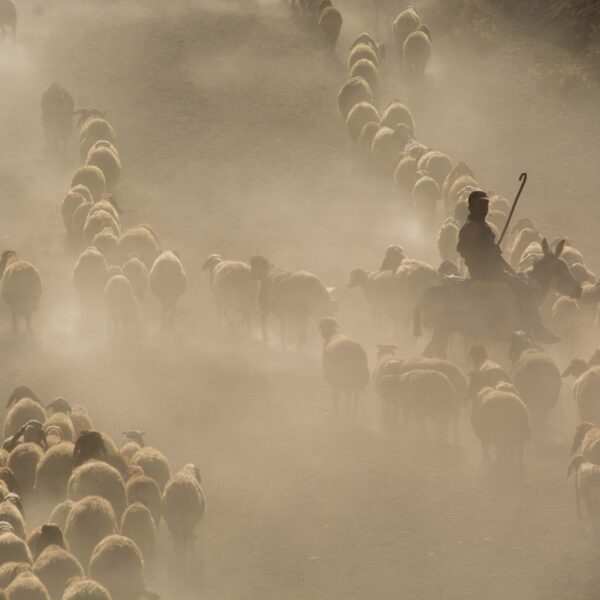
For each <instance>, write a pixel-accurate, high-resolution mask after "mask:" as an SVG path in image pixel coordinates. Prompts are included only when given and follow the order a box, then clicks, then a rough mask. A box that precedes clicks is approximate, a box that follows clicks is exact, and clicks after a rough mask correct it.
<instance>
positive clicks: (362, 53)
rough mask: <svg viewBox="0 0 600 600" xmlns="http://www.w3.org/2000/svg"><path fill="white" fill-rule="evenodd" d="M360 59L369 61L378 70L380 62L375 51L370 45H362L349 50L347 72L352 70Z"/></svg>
mask: <svg viewBox="0 0 600 600" xmlns="http://www.w3.org/2000/svg"><path fill="white" fill-rule="evenodd" d="M362 59H366V60H369V61H371V62H372V63H373V64H374V65H375V66H376V67H377V68H379V63H380V60H379V54H378V53H377V51H376V50H375V49H374V48H373V47H372V46H371V45H370V44H366V43H362V44H357V45H356V46H354V47H353V48H352V49H351V50H350V53H349V54H348V70H350V69H352V67H353V66H354V64H355V63H356V62H358V61H359V60H362Z"/></svg>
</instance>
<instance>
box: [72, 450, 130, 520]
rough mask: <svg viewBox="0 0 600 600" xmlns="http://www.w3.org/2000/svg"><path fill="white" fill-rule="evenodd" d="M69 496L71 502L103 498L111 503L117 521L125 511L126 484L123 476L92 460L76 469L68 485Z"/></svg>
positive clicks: (107, 465) (115, 470)
mask: <svg viewBox="0 0 600 600" xmlns="http://www.w3.org/2000/svg"><path fill="white" fill-rule="evenodd" d="M67 495H68V497H69V499H70V500H81V499H82V498H85V497H86V496H101V497H102V498H104V499H105V500H108V501H109V502H110V504H111V505H112V507H113V510H114V511H115V515H116V517H117V519H120V518H121V515H122V514H123V512H124V511H125V506H126V497H125V484H124V482H123V479H122V477H121V474H120V473H119V471H117V469H115V468H114V467H112V466H111V465H109V464H107V463H105V462H102V461H98V460H90V461H87V462H85V463H84V464H83V465H81V466H79V467H76V468H75V469H74V470H73V473H72V474H71V477H70V478H69V481H68V484H67Z"/></svg>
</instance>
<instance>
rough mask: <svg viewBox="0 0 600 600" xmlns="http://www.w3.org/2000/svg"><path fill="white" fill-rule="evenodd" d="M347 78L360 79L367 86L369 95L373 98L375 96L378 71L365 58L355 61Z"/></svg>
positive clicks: (375, 66)
mask: <svg viewBox="0 0 600 600" xmlns="http://www.w3.org/2000/svg"><path fill="white" fill-rule="evenodd" d="M349 77H350V78H351V79H352V78H353V77H362V78H363V79H364V80H365V81H366V82H367V84H368V86H369V89H370V90H371V93H372V94H373V95H374V97H375V96H376V94H377V88H378V85H379V69H378V68H377V65H375V64H374V63H372V62H371V61H370V60H368V59H366V58H361V59H360V60H357V61H356V62H355V63H354V64H353V65H352V68H351V69H350V73H349Z"/></svg>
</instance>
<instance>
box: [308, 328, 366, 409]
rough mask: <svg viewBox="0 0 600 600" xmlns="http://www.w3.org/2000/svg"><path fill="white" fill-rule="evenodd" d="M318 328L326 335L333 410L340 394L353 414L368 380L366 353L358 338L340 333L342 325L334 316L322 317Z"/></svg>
mask: <svg viewBox="0 0 600 600" xmlns="http://www.w3.org/2000/svg"><path fill="white" fill-rule="evenodd" d="M319 331H320V333H321V336H322V337H323V357H322V366H323V377H324V379H325V381H326V383H327V385H328V386H329V389H330V391H331V396H332V400H333V409H334V412H335V413H336V414H337V412H338V402H339V399H340V397H341V398H343V399H345V400H346V412H347V413H348V415H351V416H354V415H356V411H357V409H358V402H359V400H360V395H361V394H362V393H363V391H364V389H365V387H366V386H367V383H368V381H369V365H368V360H367V353H366V351H365V349H364V348H363V347H362V346H361V345H360V344H359V343H358V342H357V341H356V340H353V339H351V338H349V337H346V336H345V335H342V334H340V333H338V331H339V325H338V323H337V321H336V320H335V319H334V318H332V317H325V318H324V319H321V321H320V323H319Z"/></svg>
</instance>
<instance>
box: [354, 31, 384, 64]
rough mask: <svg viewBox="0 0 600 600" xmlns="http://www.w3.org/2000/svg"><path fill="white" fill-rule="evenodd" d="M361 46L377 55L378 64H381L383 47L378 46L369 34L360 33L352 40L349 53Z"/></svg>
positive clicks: (381, 45)
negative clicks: (366, 47) (367, 47)
mask: <svg viewBox="0 0 600 600" xmlns="http://www.w3.org/2000/svg"><path fill="white" fill-rule="evenodd" d="M361 44H364V45H366V46H369V48H371V50H373V52H375V54H377V59H378V61H379V62H382V61H383V60H384V59H385V45H384V44H378V43H377V42H376V41H375V40H374V39H373V37H372V36H371V35H370V34H368V33H365V32H363V33H360V34H359V35H357V36H356V37H355V38H354V41H353V42H352V44H350V52H352V50H354V48H356V46H358V45H361Z"/></svg>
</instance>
